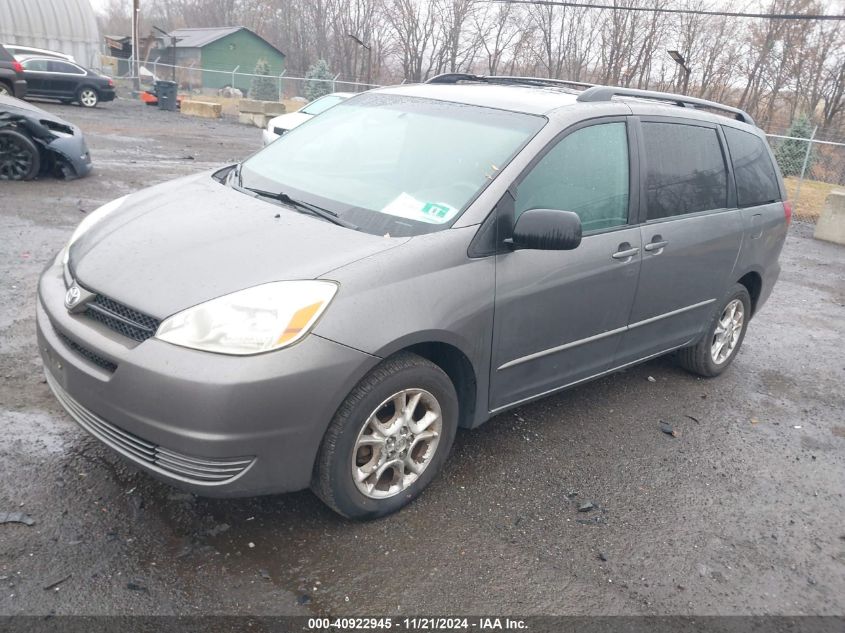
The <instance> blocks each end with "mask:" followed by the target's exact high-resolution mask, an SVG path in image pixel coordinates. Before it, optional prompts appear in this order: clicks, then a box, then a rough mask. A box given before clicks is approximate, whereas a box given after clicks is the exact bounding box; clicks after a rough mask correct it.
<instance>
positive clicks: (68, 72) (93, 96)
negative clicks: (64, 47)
mask: <svg viewBox="0 0 845 633" xmlns="http://www.w3.org/2000/svg"><path fill="white" fill-rule="evenodd" d="M18 59H19V60H20V63H21V65H22V66H23V71H24V77H25V78H26V81H27V85H28V92H27V96H28V97H38V98H39V99H57V100H59V101H61V102H62V103H73V102H76V103H78V104H79V105H81V106H83V107H85V108H93V107H95V106H96V105H97V104H98V103H100V102H101V101H112V100H113V99H114V97H115V92H114V81H112V80H111V79H110V78H109V77H106V76H105V75H101V74H100V73H98V72H95V71H93V70H89V69H87V68H83V67H82V66H80V65H79V64H74V63H73V62H68V61H65V60H63V59H56V58H54V57H46V56H37V57H36V56H30V55H22V56H21V57H19V58H18Z"/></svg>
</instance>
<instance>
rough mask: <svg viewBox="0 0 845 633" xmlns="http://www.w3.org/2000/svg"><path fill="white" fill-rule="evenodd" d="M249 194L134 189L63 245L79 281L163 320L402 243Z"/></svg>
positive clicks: (200, 181) (207, 179)
mask: <svg viewBox="0 0 845 633" xmlns="http://www.w3.org/2000/svg"><path fill="white" fill-rule="evenodd" d="M407 239H408V238H388V237H381V236H377V235H370V234H368V233H362V232H360V231H355V230H352V229H347V228H344V227H341V226H337V225H334V224H331V223H330V222H327V221H325V220H322V219H320V218H317V217H314V216H311V215H306V214H303V213H300V212H298V211H295V210H292V209H290V208H288V207H282V206H279V205H276V204H274V203H272V202H268V201H266V200H263V199H258V198H253V197H251V196H249V195H247V194H244V193H241V192H239V191H236V190H235V189H232V188H231V187H228V186H225V185H223V184H221V183H219V182H217V181H216V180H214V179H213V178H212V177H211V173H203V174H200V175H198V176H188V177H186V178H180V179H178V180H174V181H171V182H167V183H164V184H161V185H157V186H155V187H151V188H149V189H145V190H143V191H140V192H138V193H135V194H132V195H131V196H129V198H127V199H126V201H125V202H124V203H123V204H122V205H121V206H120V207H119V208H118V209H117V210H116V211H113V212H112V213H111V214H110V215H108V216H107V217H106V218H104V219H103V220H101V221H100V222H98V223H97V224H95V225H94V226H93V227H92V228H91V229H89V230H88V232H87V233H85V234H84V235H83V236H82V237H80V238H79V239H78V240H77V241H76V242H75V243H74V244H73V246H72V248H71V252H70V268H71V271H72V274H73V276H74V277H75V278H76V279H77V280H78V281H79V283H80V284H81V285H82V286H83V287H85V288H88V289H90V290H92V291H95V292H98V293H100V294H103V295H106V296H109V297H111V298H112V299H115V300H117V301H120V302H121V303H124V304H126V305H128V306H130V307H133V308H135V309H137V310H141V311H143V312H146V313H147V314H149V315H151V316H154V317H157V318H164V317H167V316H170V315H171V314H174V313H176V312H178V311H180V310H183V309H185V308H188V307H190V306H193V305H197V304H198V303H202V302H203V301H208V300H209V299H213V298H215V297H219V296H221V295H225V294H228V293H231V292H235V291H237V290H242V289H244V288H249V287H251V286H256V285H258V284H263V283H268V282H271V281H286V280H294V279H314V278H316V277H319V276H321V275H325V274H326V273H328V272H329V271H332V270H334V269H336V268H339V267H342V266H344V265H346V264H349V263H351V262H353V261H357V260H359V259H362V258H364V257H367V256H370V255H374V254H375V253H378V252H380V251H383V250H386V249H389V248H392V247H394V246H397V245H399V244H402V243H404V242H406V241H407Z"/></svg>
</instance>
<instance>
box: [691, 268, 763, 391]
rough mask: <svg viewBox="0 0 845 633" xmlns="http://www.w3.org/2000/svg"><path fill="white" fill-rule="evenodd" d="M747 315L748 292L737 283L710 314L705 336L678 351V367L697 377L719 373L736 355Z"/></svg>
mask: <svg viewBox="0 0 845 633" xmlns="http://www.w3.org/2000/svg"><path fill="white" fill-rule="evenodd" d="M750 317H751V295H749V294H748V290H747V289H746V287H745V286H743V285H742V284H736V285H735V286H734V287H733V288H731V291H730V292H729V293H728V296H727V298H725V299H724V300H723V301H722V303H721V305H720V307H719V309H718V310H717V311H716V313H715V315H714V316H713V320H712V321H711V322H710V325H709V326H708V328H707V333H706V334H705V336H704V337H703V338H702V339H701V340H700V341H699V342H698V343H697V344H695V345H693V346H691V347H685V348H684V349H682V350H680V351H679V352H678V360H679V362H680V363H681V366H683V367H684V368H685V369H687V370H688V371H691V372H692V373H694V374H698V375H699V376H706V377H711V376H718V375H719V374H721V373H722V372H723V371H725V370H726V369H727V368H728V366H729V365H730V364H731V363H732V362H733V359H734V358H735V357H736V354H737V352H738V351H739V348H740V346H741V345H742V341H743V339H744V338H745V332H746V330H747V328H748V319H749V318H750Z"/></svg>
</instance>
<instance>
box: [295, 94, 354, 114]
mask: <svg viewBox="0 0 845 633" xmlns="http://www.w3.org/2000/svg"><path fill="white" fill-rule="evenodd" d="M344 99H346V97H338V96H337V95H326V96H325V97H320V98H319V99H316V100H314V101H312V102H311V103H309V104H308V105H306V106H305V107H304V108H302V109H301V110H300V112H302V113H303V114H312V115H314V116H317V115H318V114H320V113H321V112H325V111H326V110H328V109H329V108H331V107H332V106H336V105H337V104H338V103H340V102H341V101H343V100H344Z"/></svg>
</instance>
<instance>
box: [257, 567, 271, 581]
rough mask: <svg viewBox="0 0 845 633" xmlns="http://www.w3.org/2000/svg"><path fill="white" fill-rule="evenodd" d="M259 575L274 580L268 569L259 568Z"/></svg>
mask: <svg viewBox="0 0 845 633" xmlns="http://www.w3.org/2000/svg"><path fill="white" fill-rule="evenodd" d="M258 575H259V576H261V577H262V578H263V579H264V580H272V579H271V578H270V572H269V571H267V570H266V569H259V570H258Z"/></svg>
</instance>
